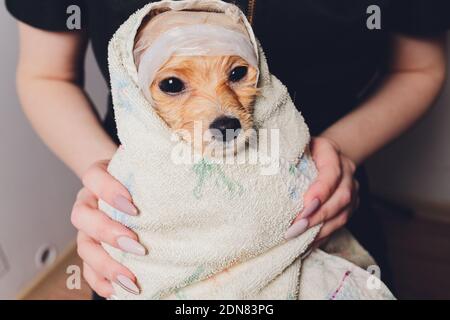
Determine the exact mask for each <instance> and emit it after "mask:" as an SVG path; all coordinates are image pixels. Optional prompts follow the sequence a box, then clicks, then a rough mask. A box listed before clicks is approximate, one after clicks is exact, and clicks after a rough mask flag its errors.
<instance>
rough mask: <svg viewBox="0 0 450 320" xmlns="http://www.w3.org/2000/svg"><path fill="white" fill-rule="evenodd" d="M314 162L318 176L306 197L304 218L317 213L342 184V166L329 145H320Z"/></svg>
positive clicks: (316, 148) (315, 153) (316, 149)
mask: <svg viewBox="0 0 450 320" xmlns="http://www.w3.org/2000/svg"><path fill="white" fill-rule="evenodd" d="M313 158H314V161H315V163H316V167H317V170H318V175H317V178H316V180H315V181H314V183H313V184H312V185H311V186H310V188H309V189H308V191H307V192H306V194H305V196H304V208H305V209H304V210H303V212H302V214H301V216H302V218H306V217H308V216H309V215H311V214H312V213H313V212H315V211H316V210H317V209H318V207H319V206H320V205H321V204H324V203H325V202H327V200H328V199H329V198H330V196H331V195H332V194H333V193H334V191H335V190H336V188H337V186H338V185H339V183H340V180H341V177H342V166H341V162H340V158H339V155H338V153H337V151H336V150H335V149H334V148H333V147H332V146H331V145H329V144H326V143H323V144H321V143H318V144H317V147H315V152H314V156H313Z"/></svg>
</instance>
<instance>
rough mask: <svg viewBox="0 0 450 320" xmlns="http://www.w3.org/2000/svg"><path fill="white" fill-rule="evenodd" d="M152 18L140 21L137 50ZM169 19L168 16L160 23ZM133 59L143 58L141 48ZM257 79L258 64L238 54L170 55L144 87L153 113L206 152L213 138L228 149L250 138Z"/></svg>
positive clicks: (149, 28) (143, 40)
mask: <svg viewBox="0 0 450 320" xmlns="http://www.w3.org/2000/svg"><path fill="white" fill-rule="evenodd" d="M177 14H179V13H174V15H175V16H176V15H177ZM192 14H193V15H196V14H197V15H201V14H200V13H192ZM209 15H214V13H209ZM220 16H221V17H223V15H220ZM172 18H173V17H172ZM199 18H200V19H203V18H202V16H199ZM175 19H176V17H175ZM194 19H195V18H194ZM155 20H157V18H156V19H154V20H152V22H151V23H149V22H147V23H145V24H143V26H142V27H141V30H140V32H139V33H138V36H137V37H136V40H135V41H136V42H135V51H138V49H137V47H138V46H139V44H140V43H147V42H148V41H149V39H146V38H145V37H148V35H149V34H150V33H152V32H153V30H152V28H156V27H155V24H157V23H158V22H159V21H158V20H157V22H154V21H155ZM171 23H172V21H171V20H170V19H166V20H165V21H163V22H162V23H160V25H159V26H158V27H159V28H163V27H161V24H162V25H163V26H164V25H170V24H171ZM227 23H231V22H227ZM141 53H142V52H141ZM136 60H137V61H140V60H141V56H140V55H139V54H138V55H137V56H136ZM257 80H258V70H257V69H256V67H255V66H252V65H250V64H249V62H248V61H246V60H245V59H244V58H242V57H240V56H237V55H213V56H209V55H208V56H205V55H199V56H194V55H189V56H172V57H170V59H169V60H168V61H166V62H165V63H164V64H163V65H162V67H160V68H159V69H158V70H157V72H156V74H155V75H154V77H153V81H152V82H151V83H150V84H149V86H148V88H146V90H148V91H149V93H150V96H151V98H152V102H153V107H154V109H155V111H156V113H157V114H158V115H159V116H160V117H161V119H162V120H163V121H164V122H165V123H166V124H167V125H168V126H169V128H171V129H172V130H173V131H175V132H180V133H181V135H182V137H183V139H184V140H186V141H188V142H191V143H192V144H193V146H200V148H201V150H202V152H206V150H213V149H214V148H210V149H208V148H207V147H208V145H209V146H211V144H219V145H222V146H223V148H228V149H229V148H232V147H233V146H234V147H236V140H237V139H238V137H243V140H244V141H246V140H247V139H248V138H249V136H250V133H249V130H250V129H252V128H253V105H254V102H255V99H256V97H257V95H258V90H257ZM197 128H200V130H201V135H200V137H201V141H194V140H193V139H194V137H197V136H198V135H196V132H195V130H196V129H197ZM232 149H233V150H235V149H236V148H232Z"/></svg>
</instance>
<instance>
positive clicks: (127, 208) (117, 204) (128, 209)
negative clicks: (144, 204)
mask: <svg viewBox="0 0 450 320" xmlns="http://www.w3.org/2000/svg"><path fill="white" fill-rule="evenodd" d="M114 208H116V209H117V210H119V211H121V212H123V213H128V214H129V215H132V216H137V214H138V210H137V209H136V207H135V206H134V205H133V204H132V203H131V201H130V200H128V199H127V198H125V197H124V196H122V195H118V196H116V197H115V198H114Z"/></svg>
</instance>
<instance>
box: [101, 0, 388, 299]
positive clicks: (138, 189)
mask: <svg viewBox="0 0 450 320" xmlns="http://www.w3.org/2000/svg"><path fill="white" fill-rule="evenodd" d="M161 8H168V9H171V10H185V9H195V10H214V11H216V12H223V13H224V14H228V15H230V16H231V17H233V18H234V19H241V20H242V21H244V23H245V25H246V27H247V28H248V30H249V34H250V36H251V40H252V42H253V43H254V45H255V48H257V50H258V53H259V65H260V79H259V83H258V87H259V88H260V89H261V94H260V96H259V97H258V98H257V101H256V103H255V113H254V119H255V127H256V129H257V130H259V131H260V132H262V131H264V130H263V129H267V130H271V129H276V130H279V135H280V146H279V147H280V157H279V159H278V160H279V161H278V162H277V164H278V165H279V171H278V173H277V174H269V175H267V174H261V173H262V171H261V170H262V168H261V165H260V164H259V163H257V164H250V163H249V162H245V163H242V164H221V163H216V162H214V161H213V160H214V159H209V158H207V157H204V158H201V159H197V161H196V162H195V163H191V164H175V163H174V161H173V150H175V149H177V148H179V147H180V145H181V146H182V149H183V148H184V150H187V149H189V150H190V148H189V146H187V145H186V144H185V143H184V142H180V141H176V140H174V139H173V138H172V136H173V133H172V132H171V130H170V129H169V128H168V127H167V126H166V125H165V123H164V122H163V121H162V120H161V119H160V118H159V117H158V115H157V114H156V113H155V112H154V110H153V108H152V106H151V105H150V103H149V101H148V100H147V99H146V98H145V96H144V95H143V93H142V91H141V90H140V88H139V84H138V76H137V70H136V66H135V63H134V60H133V46H134V36H135V35H136V33H137V31H138V28H139V26H140V25H141V23H142V20H143V19H144V17H145V16H146V15H147V14H148V13H149V12H150V11H152V10H154V9H161ZM109 66H110V75H111V86H112V95H113V102H114V110H115V115H116V123H117V128H118V134H119V138H120V141H121V144H122V147H121V148H120V149H119V150H118V151H117V153H116V154H115V156H114V157H113V159H112V161H111V163H110V166H109V172H110V173H111V174H112V175H113V176H114V177H116V178H117V179H118V180H119V181H121V182H122V183H123V184H124V185H125V186H126V187H127V188H128V189H129V191H130V192H131V194H132V196H133V199H134V203H135V204H136V206H137V207H138V208H139V210H140V214H139V216H137V217H132V216H128V215H125V214H123V213H121V212H118V211H117V210H114V209H113V208H111V207H110V206H108V205H107V204H106V203H104V202H102V201H100V208H101V209H102V210H104V211H105V212H106V213H107V214H109V216H110V217H112V218H113V219H115V220H118V221H120V222H122V223H123V224H125V225H127V226H128V227H130V228H131V229H133V230H134V231H135V232H136V233H137V234H138V236H139V239H140V241H141V243H142V244H143V245H144V246H146V247H147V248H148V249H149V253H148V255H146V256H144V257H140V256H135V255H132V254H128V253H123V252H121V251H119V250H117V249H115V248H113V247H110V246H108V245H106V244H104V247H105V248H106V249H107V250H108V252H109V253H110V254H111V255H112V256H113V257H114V258H115V259H117V260H118V261H119V262H120V263H122V264H124V265H125V266H127V267H128V268H129V269H130V270H131V271H132V272H133V273H135V274H136V276H137V279H138V285H139V286H140V288H141V294H140V295H138V296H135V295H133V294H130V293H128V292H126V291H125V290H123V289H122V288H120V287H119V286H115V287H114V289H115V290H116V296H117V298H119V299H298V298H301V297H303V298H308V297H309V295H307V294H306V295H305V294H303V295H302V294H301V293H300V292H299V289H301V288H302V286H303V287H304V285H306V284H309V285H308V288H310V287H311V284H310V283H308V282H306V283H305V284H304V285H301V282H302V281H304V279H305V274H306V273H305V272H306V271H305V270H302V269H301V266H302V258H304V257H305V256H306V255H307V251H308V249H309V246H310V244H311V242H312V241H313V240H314V238H315V236H316V235H317V233H318V231H319V229H320V226H317V227H314V228H311V229H310V230H308V231H306V232H305V233H304V234H303V235H301V236H300V237H298V238H296V239H293V240H290V241H285V240H284V234H285V232H286V230H287V229H288V227H289V226H290V224H291V222H292V221H293V219H294V218H295V217H296V215H297V214H298V213H299V212H300V211H301V209H302V208H303V201H302V196H303V194H304V193H305V191H306V190H307V188H308V186H309V185H310V184H311V182H312V181H313V180H314V178H315V176H316V169H315V166H314V164H313V162H312V159H311V157H310V155H309V153H308V148H307V146H308V143H309V140H310V136H309V132H308V128H307V126H306V124H305V122H304V120H303V117H302V116H301V114H300V113H299V112H298V111H297V109H296V107H295V106H294V104H293V102H292V100H291V98H290V96H289V94H288V92H287V89H286V87H285V86H284V85H283V84H282V83H281V82H280V81H279V80H278V79H277V78H275V77H274V76H273V75H271V74H270V73H269V70H268V66H267V63H266V58H265V56H264V53H263V51H262V49H261V47H260V46H259V44H257V41H256V40H255V37H254V35H253V31H252V29H251V27H250V25H249V24H248V22H247V20H246V18H245V16H244V15H243V14H242V12H241V11H240V10H239V9H238V8H237V7H236V6H234V5H231V4H227V3H225V2H222V1H216V0H203V1H200V0H193V1H162V2H155V3H151V4H148V5H147V6H145V7H144V8H143V9H141V10H139V11H138V12H136V13H135V14H134V15H132V16H131V17H130V18H129V19H128V20H127V21H126V22H125V23H124V24H123V25H122V26H121V27H120V29H119V30H118V31H117V32H116V34H115V35H114V37H113V39H112V40H111V42H110V46H109ZM241 151H242V150H241ZM244 151H245V150H244ZM247 151H248V150H247ZM322 254H324V255H326V254H325V253H323V252H322ZM315 256H317V253H315V254H314V256H313V257H315ZM327 256H328V255H327ZM318 257H319V258H320V256H318ZM330 259H333V258H330ZM336 259H340V258H336ZM341 260H342V259H341ZM333 261H334V260H333ZM342 261H344V260H342ZM336 263H337V264H338V266H336V268H337V269H336V270H341V269H342V268H344V269H345V267H346V266H347V264H348V265H351V266H354V265H352V264H350V263H349V262H345V263H344V264H343V263H342V262H341V261H337V262H336ZM311 264H314V263H310V265H311ZM327 266H328V267H330V263H328V264H327ZM331 267H332V268H334V267H335V266H333V265H332V264H331ZM310 268H315V266H314V265H313V266H310ZM354 268H357V267H356V266H354ZM301 270H302V273H300V271H301ZM317 270H319V272H321V271H324V270H323V268H318V269H316V271H317ZM358 272H361V273H362V274H363V275H364V276H367V277H368V276H369V274H368V273H366V272H365V271H364V270H362V269H360V270H358ZM358 272H356V273H358ZM328 275H329V277H332V278H329V279H328V280H329V281H328V282H327V283H330V284H331V287H327V286H326V285H325V286H324V285H321V286H319V287H318V290H317V291H316V292H314V294H313V295H312V296H314V297H317V296H318V297H323V298H327V297H329V296H330V295H329V293H328V292H325V291H326V290H329V291H332V292H334V289H333V287H332V286H333V285H334V284H338V283H339V281H340V280H341V279H338V278H339V277H336V276H335V275H334V274H333V273H332V272H327V270H325V271H324V272H323V276H325V277H328ZM313 278H314V277H313ZM359 278H361V277H359ZM305 280H306V279H305ZM360 284H361V283H360ZM361 285H362V286H364V285H363V284H361ZM313 286H314V285H313ZM325 287H326V288H325ZM324 288H325V289H324ZM308 290H309V289H308ZM388 292H389V291H388V290H387V289H386V288H385V287H384V285H383V290H381V291H380V293H379V294H378V295H374V297H378V298H380V297H388V296H389V295H390V293H389V295H388V294H387V293H388ZM305 293H306V292H305ZM359 296H360V297H365V296H368V295H364V294H360V295H359ZM370 297H372V296H370ZM389 297H390V296H389Z"/></svg>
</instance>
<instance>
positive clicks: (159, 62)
mask: <svg viewBox="0 0 450 320" xmlns="http://www.w3.org/2000/svg"><path fill="white" fill-rule="evenodd" d="M230 55H234V56H239V57H241V58H242V59H244V60H246V61H247V63H249V64H250V65H251V66H253V67H255V68H256V69H258V58H257V57H258V56H257V53H256V51H255V48H254V45H253V44H252V42H251V41H250V39H249V38H248V37H246V36H245V35H244V34H242V33H240V32H237V31H234V30H230V29H228V28H224V27H221V26H216V25H211V24H195V25H187V26H181V27H175V28H172V29H170V30H168V31H166V32H165V33H163V34H161V35H160V36H159V37H158V38H157V39H156V40H155V41H154V42H153V43H152V45H151V46H150V47H149V48H147V49H146V50H145V52H144V53H143V54H142V56H141V57H140V61H139V66H138V81H139V86H140V88H141V90H142V91H143V93H144V95H145V97H146V98H147V99H148V100H149V101H151V100H152V98H151V96H150V91H149V87H150V85H151V84H152V82H153V80H154V78H155V76H156V73H157V72H158V70H159V69H160V68H161V67H162V66H163V65H164V63H166V62H167V61H168V60H169V59H170V58H171V57H172V56H230Z"/></svg>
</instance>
